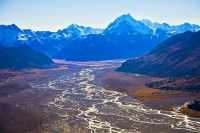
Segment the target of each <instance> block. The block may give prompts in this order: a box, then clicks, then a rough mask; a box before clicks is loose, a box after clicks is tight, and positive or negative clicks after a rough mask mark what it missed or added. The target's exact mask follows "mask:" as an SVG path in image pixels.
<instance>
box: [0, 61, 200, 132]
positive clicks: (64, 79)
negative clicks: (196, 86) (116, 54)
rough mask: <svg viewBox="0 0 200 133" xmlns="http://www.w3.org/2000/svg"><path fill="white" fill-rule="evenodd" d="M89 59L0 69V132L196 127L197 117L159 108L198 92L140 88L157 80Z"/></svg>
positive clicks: (196, 95) (193, 129) (188, 129)
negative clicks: (40, 67)
mask: <svg viewBox="0 0 200 133" xmlns="http://www.w3.org/2000/svg"><path fill="white" fill-rule="evenodd" d="M89 64H90V65H88V64H87V63H86V64H84V63H75V62H68V63H67V65H68V66H70V67H69V68H68V67H65V65H66V64H64V65H62V66H61V67H60V68H54V69H47V70H37V69H31V70H24V71H21V72H13V71H9V70H2V71H0V132H3V133H27V132H33V133H37V132H45V133H51V132H58V133H63V132H69V133H74V132H77V133H79V132H80V133H82V132H144V133H145V132H152V133H154V132H172V133H173V132H174V133H176V132H186V133H187V132H197V131H198V129H199V128H200V127H199V125H198V123H199V119H194V118H190V117H186V116H184V115H180V114H177V113H175V112H167V111H162V110H160V109H166V110H171V107H172V106H178V107H179V106H181V105H183V104H184V103H185V102H188V101H192V100H194V99H197V98H199V96H200V94H199V93H188V92H172V91H160V90H157V89H151V88H146V87H145V86H144V84H145V83H150V82H152V81H159V80H162V79H159V78H150V77H147V76H142V75H137V74H127V73H119V72H114V71H113V70H114V69H115V68H116V66H119V65H120V64H121V63H120V62H118V63H116V64H115V63H110V62H101V63H94V62H92V63H91V62H90V63H89ZM113 64H114V65H115V67H113ZM106 89H107V90H106ZM110 90H114V91H110ZM116 91H118V92H121V93H118V92H116ZM124 93H126V94H128V95H129V96H131V97H133V98H131V97H129V96H127V95H126V94H124ZM136 99H137V100H136ZM138 100H139V101H138ZM140 101H142V102H140ZM143 104H145V105H143ZM149 107H152V108H153V109H151V108H149ZM169 107H170V108H169ZM155 109H158V110H155ZM184 111H186V112H189V111H188V110H187V109H186V110H184ZM187 122H188V123H187ZM187 124H189V126H188V127H186V125H187Z"/></svg>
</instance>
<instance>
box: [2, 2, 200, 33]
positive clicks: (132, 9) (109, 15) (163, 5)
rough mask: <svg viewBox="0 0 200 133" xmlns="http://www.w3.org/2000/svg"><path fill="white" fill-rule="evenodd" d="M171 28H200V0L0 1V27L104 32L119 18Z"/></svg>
mask: <svg viewBox="0 0 200 133" xmlns="http://www.w3.org/2000/svg"><path fill="white" fill-rule="evenodd" d="M127 13H130V14H131V16H132V17H133V18H135V19H136V20H141V19H143V18H145V19H149V20H151V21H152V22H159V23H163V22H166V23H169V24H171V25H178V24H183V23H184V22H189V23H193V24H198V25H200V0H0V24H5V25H9V24H12V23H15V24H16V25H17V26H19V27H20V28H22V29H27V28H29V29H33V30H50V31H57V30H58V29H63V28H66V27H67V26H69V25H70V24H72V23H76V24H79V25H83V26H91V27H95V28H106V27H107V25H108V24H109V23H110V22H112V21H114V20H115V19H116V18H117V17H119V16H121V15H122V14H127Z"/></svg>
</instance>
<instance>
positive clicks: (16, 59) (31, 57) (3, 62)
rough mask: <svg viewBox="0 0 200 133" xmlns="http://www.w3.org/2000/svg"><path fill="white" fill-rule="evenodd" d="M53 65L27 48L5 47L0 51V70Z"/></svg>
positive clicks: (47, 58) (43, 56)
mask: <svg viewBox="0 0 200 133" xmlns="http://www.w3.org/2000/svg"><path fill="white" fill-rule="evenodd" d="M51 64H54V63H53V61H52V60H51V59H50V58H49V57H47V56H46V55H44V54H43V53H41V52H36V51H34V50H33V49H31V48H30V47H29V46H19V47H6V48H1V49H0V69H2V68H10V69H23V68H41V67H43V66H44V65H51Z"/></svg>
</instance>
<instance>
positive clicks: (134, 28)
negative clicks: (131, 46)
mask: <svg viewBox="0 0 200 133" xmlns="http://www.w3.org/2000/svg"><path fill="white" fill-rule="evenodd" d="M103 33H104V34H116V35H120V34H123V33H129V34H132V33H134V34H137V33H140V34H152V33H153V30H152V29H150V28H149V27H147V26H145V25H144V24H143V23H141V22H140V21H137V20H135V19H134V18H133V17H132V16H131V15H130V14H127V15H122V16H121V17H119V18H117V19H116V20H115V21H114V22H112V23H110V24H109V25H108V27H107V28H106V29H105V30H104V32H103Z"/></svg>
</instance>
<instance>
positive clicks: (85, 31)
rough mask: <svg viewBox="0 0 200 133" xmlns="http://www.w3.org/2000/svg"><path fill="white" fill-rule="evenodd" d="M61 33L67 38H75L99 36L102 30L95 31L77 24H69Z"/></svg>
mask: <svg viewBox="0 0 200 133" xmlns="http://www.w3.org/2000/svg"><path fill="white" fill-rule="evenodd" d="M62 32H63V33H65V34H66V35H68V36H69V35H71V36H73V35H74V36H76V37H81V36H84V35H89V34H100V33H102V32H103V30H102V29H95V28H91V27H84V26H82V25H81V26H79V25H77V24H71V25H70V26H68V27H67V28H66V29H63V30H62ZM72 34H73V35H72Z"/></svg>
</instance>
